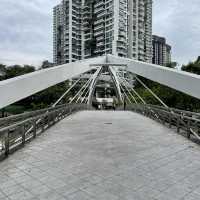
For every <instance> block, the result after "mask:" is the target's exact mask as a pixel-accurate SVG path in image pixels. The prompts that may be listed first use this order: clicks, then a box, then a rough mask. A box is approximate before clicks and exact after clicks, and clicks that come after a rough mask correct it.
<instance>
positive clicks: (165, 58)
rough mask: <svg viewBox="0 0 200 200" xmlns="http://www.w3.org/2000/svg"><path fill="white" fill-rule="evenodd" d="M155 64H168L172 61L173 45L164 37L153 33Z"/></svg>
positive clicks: (153, 61)
mask: <svg viewBox="0 0 200 200" xmlns="http://www.w3.org/2000/svg"><path fill="white" fill-rule="evenodd" d="M152 63H153V64H156V65H162V66H167V65H168V64H169V63H171V46H170V45H168V44H167V43H166V39H165V38H164V37H160V36H157V35H153V60H152Z"/></svg>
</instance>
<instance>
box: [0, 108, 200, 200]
mask: <svg viewBox="0 0 200 200" xmlns="http://www.w3.org/2000/svg"><path fill="white" fill-rule="evenodd" d="M199 155H200V146H198V145H196V144H193V143H192V142H190V141H188V140H187V139H185V138H184V137H182V136H180V135H177V134H176V133H175V132H173V131H171V130H169V129H167V128H166V127H163V126H162V125H159V124H158V123H157V122H154V121H152V120H150V119H147V118H144V117H143V116H140V115H138V114H134V113H132V112H120V111H119V112H112V111H110V112H109V111H108V112H107V111H103V112H95V111H84V112H79V113H76V114H74V115H73V116H71V117H69V118H67V119H65V120H63V121H61V122H60V123H58V124H57V125H55V126H54V127H52V128H51V129H49V130H48V131H46V132H45V133H44V134H43V135H42V136H40V137H38V138H37V139H36V140H34V141H33V142H31V143H30V144H27V145H26V147H25V148H23V149H21V150H19V151H17V152H16V153H15V154H13V155H11V156H10V157H9V158H8V159H6V160H5V161H3V162H1V163H0V200H7V199H10V200H25V199H35V200H38V199H42V200H43V199H48V200H64V199H65V200H99V199H100V200H116V199H118V200H153V199H154V200H156V199H157V200H178V199H185V200H192V199H193V200H197V199H200V171H199V170H200V159H199Z"/></svg>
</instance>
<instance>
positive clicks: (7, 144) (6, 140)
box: [5, 130, 10, 157]
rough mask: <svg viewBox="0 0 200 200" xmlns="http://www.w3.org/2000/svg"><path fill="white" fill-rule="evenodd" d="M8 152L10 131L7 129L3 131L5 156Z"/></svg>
mask: <svg viewBox="0 0 200 200" xmlns="http://www.w3.org/2000/svg"><path fill="white" fill-rule="evenodd" d="M9 153H10V132H9V130H7V131H6V133H5V156H6V157H8V156H9Z"/></svg>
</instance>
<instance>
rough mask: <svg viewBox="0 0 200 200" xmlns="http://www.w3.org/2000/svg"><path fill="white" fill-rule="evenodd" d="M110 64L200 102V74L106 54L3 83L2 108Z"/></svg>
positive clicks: (0, 102) (0, 103)
mask: <svg viewBox="0 0 200 200" xmlns="http://www.w3.org/2000/svg"><path fill="white" fill-rule="evenodd" d="M113 63H115V64H113ZM109 64H110V65H111V66H120V65H122V66H127V71H130V72H132V73H134V74H137V75H140V76H143V77H145V78H147V79H150V80H152V81H155V82H158V83H160V84H163V85H166V86H168V87H171V88H173V89H176V90H178V91H181V92H183V93H185V94H188V95H191V96H193V97H196V98H198V99H200V76H198V75H195V74H191V73H187V72H182V71H178V70H175V69H170V68H167V67H162V66H158V65H153V64H149V63H144V62H139V61H135V60H132V59H128V58H121V57H117V56H113V55H106V56H102V57H97V58H91V59H87V60H82V61H78V62H74V63H69V64H65V65H61V66H57V67H53V68H49V69H45V70H40V71H37V72H33V73H30V74H27V75H23V76H19V77H16V78H12V79H8V80H5V81H0V108H3V107H5V106H8V105H10V104H12V103H15V102H17V101H19V100H21V99H24V98H26V97H28V96H30V95H33V94H35V93H37V92H40V91H42V90H44V89H46V88H48V87H51V86H53V85H56V84H58V83H61V82H63V81H66V80H68V79H71V78H73V77H75V76H78V75H80V74H82V73H85V72H87V71H90V70H91V66H95V65H96V66H103V65H108V66H109Z"/></svg>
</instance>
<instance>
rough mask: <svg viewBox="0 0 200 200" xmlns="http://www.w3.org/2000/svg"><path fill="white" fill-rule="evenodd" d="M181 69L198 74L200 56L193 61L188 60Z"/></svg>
mask: <svg viewBox="0 0 200 200" xmlns="http://www.w3.org/2000/svg"><path fill="white" fill-rule="evenodd" d="M182 70H183V71H186V72H190V73H194V74H198V75H200V56H199V57H198V58H197V60H196V61H194V62H189V63H188V64H187V65H183V66H182Z"/></svg>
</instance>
